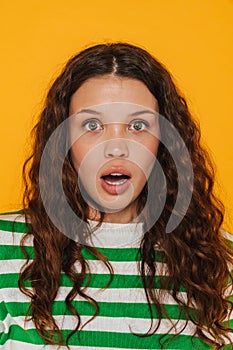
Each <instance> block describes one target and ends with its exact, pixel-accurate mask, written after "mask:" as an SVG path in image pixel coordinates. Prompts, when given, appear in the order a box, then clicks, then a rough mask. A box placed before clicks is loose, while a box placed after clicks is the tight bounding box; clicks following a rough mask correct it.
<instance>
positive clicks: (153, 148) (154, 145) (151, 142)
mask: <svg viewBox="0 0 233 350" xmlns="http://www.w3.org/2000/svg"><path fill="white" fill-rule="evenodd" d="M144 146H145V147H146V148H147V149H148V150H149V151H150V152H151V153H152V154H154V155H155V156H156V155H157V151H158V148H159V140H158V139H157V138H156V137H154V136H151V137H150V136H149V137H148V139H147V141H146V143H145V144H144Z"/></svg>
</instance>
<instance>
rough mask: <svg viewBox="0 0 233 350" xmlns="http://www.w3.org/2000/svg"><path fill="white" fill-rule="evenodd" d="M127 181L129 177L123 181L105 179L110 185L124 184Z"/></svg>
mask: <svg viewBox="0 0 233 350" xmlns="http://www.w3.org/2000/svg"><path fill="white" fill-rule="evenodd" d="M111 175H112V174H111ZM126 181H127V179H123V180H121V181H108V180H105V182H106V183H107V184H109V185H116V186H119V185H123V184H124V183H125V182H126Z"/></svg>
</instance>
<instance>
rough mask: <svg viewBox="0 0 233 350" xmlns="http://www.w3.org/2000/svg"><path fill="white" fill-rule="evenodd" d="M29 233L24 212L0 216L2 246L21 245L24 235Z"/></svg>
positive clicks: (0, 243)
mask: <svg viewBox="0 0 233 350" xmlns="http://www.w3.org/2000/svg"><path fill="white" fill-rule="evenodd" d="M27 232H28V228H27V224H26V221H25V215H24V214H23V212H22V211H18V212H11V213H4V214H0V245H14V244H19V242H20V240H21V238H22V236H23V234H24V233H27Z"/></svg>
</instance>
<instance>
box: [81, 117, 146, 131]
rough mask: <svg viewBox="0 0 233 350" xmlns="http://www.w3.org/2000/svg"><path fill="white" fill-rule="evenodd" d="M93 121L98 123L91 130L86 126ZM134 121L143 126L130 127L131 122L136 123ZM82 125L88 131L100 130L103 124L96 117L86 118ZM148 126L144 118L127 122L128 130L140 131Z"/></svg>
mask: <svg viewBox="0 0 233 350" xmlns="http://www.w3.org/2000/svg"><path fill="white" fill-rule="evenodd" d="M93 122H94V123H96V124H98V125H99V127H97V128H96V129H93V130H91V129H89V128H88V124H90V123H93ZM136 123H141V124H143V125H144V127H143V128H142V129H140V130H136V129H131V126H132V125H133V124H136ZM82 127H84V128H86V129H87V130H88V131H97V130H100V129H102V128H103V124H102V123H101V122H100V121H99V120H98V119H89V120H86V121H85V122H83V123H82ZM148 127H149V123H148V122H146V121H145V120H140V119H137V120H133V121H131V122H130V123H129V130H133V131H142V130H145V129H147V128H148Z"/></svg>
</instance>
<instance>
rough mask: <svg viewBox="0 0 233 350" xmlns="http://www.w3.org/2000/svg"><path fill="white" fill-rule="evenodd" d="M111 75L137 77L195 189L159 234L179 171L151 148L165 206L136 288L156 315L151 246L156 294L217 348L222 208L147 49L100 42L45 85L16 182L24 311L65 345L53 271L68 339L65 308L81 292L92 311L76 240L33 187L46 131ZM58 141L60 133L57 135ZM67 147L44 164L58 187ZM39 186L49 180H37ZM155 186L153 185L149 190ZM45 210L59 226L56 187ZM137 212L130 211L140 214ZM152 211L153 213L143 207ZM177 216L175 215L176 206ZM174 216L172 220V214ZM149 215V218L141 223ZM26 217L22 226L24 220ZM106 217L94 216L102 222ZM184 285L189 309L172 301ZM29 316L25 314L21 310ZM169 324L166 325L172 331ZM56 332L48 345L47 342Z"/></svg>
mask: <svg viewBox="0 0 233 350" xmlns="http://www.w3.org/2000/svg"><path fill="white" fill-rule="evenodd" d="M108 74H111V75H112V74H114V75H116V76H119V77H127V78H133V79H137V80H140V81H141V82H143V83H144V84H145V85H146V86H147V88H148V89H149V90H150V92H151V93H152V94H153V95H154V96H155V98H156V99H157V101H158V105H159V111H160V114H162V115H163V116H164V117H165V118H166V119H167V120H168V121H169V122H170V123H171V124H172V125H174V127H175V128H176V129H177V130H178V132H179V133H180V135H181V137H182V139H183V140H184V142H185V145H186V147H187V149H188V151H189V154H190V157H191V161H192V164H193V172H194V184H193V192H192V199H191V203H190V205H189V208H188V210H187V212H186V214H185V215H184V217H183V220H182V222H181V223H180V225H178V227H177V228H176V229H174V231H173V232H171V233H169V234H167V233H166V230H165V228H166V225H167V222H168V219H169V217H170V216H171V213H172V210H173V207H174V204H175V202H176V196H177V193H178V178H177V170H176V167H175V164H174V162H173V160H172V157H171V155H170V153H169V152H168V150H167V149H166V147H164V145H163V144H162V143H160V145H159V149H158V154H157V159H158V161H159V163H160V165H161V167H162V169H163V172H164V174H165V177H166V183H167V197H166V203H165V206H164V209H163V211H162V214H161V215H160V217H159V219H158V220H157V222H156V223H155V224H154V225H153V226H152V228H150V229H149V230H148V231H147V232H146V234H145V235H144V238H143V240H142V242H141V265H140V271H141V276H142V280H143V284H144V289H145V293H146V297H147V301H148V305H149V307H150V308H151V303H153V304H154V305H155V306H156V308H157V311H158V315H161V314H162V311H163V312H164V310H163V306H162V303H161V300H160V295H159V294H158V291H156V289H154V277H155V273H156V264H155V261H154V248H155V245H157V246H158V247H159V249H161V250H162V251H163V252H164V257H165V258H164V262H166V264H167V268H168V272H169V276H170V277H169V279H167V280H166V282H165V281H163V280H161V285H162V288H165V289H170V290H171V294H172V296H173V298H174V300H175V301H176V302H177V303H178V304H179V305H182V306H183V307H184V308H185V312H186V319H187V320H191V321H192V322H193V323H194V324H195V325H196V332H195V334H196V335H198V336H199V337H200V338H201V339H203V340H204V341H205V342H207V343H210V344H213V345H214V346H215V347H216V349H220V348H221V347H223V345H224V344H225V342H226V338H227V339H228V340H229V341H230V343H231V344H232V342H231V340H230V338H229V332H232V329H230V328H229V327H227V326H224V325H223V320H224V319H225V318H226V317H227V315H228V311H229V307H230V309H232V303H231V302H230V301H229V300H227V298H226V297H225V296H224V295H225V292H226V290H227V287H228V286H229V284H228V280H229V278H230V281H231V282H232V277H231V274H230V271H229V264H232V262H233V261H232V251H231V249H230V247H228V246H227V244H225V242H224V239H223V237H222V234H221V230H220V228H221V226H222V222H223V205H222V203H221V202H220V201H219V200H218V199H217V198H216V197H215V195H214V193H213V186H214V169H213V166H212V163H211V160H210V158H209V156H208V154H207V152H206V151H205V150H204V149H203V148H202V146H201V145H200V131H199V127H198V125H197V123H196V122H194V120H193V118H192V116H191V115H190V112H189V110H188V107H187V104H186V101H185V99H184V98H183V97H182V95H181V94H180V92H179V91H178V89H177V87H176V86H175V84H174V83H173V81H172V78H171V75H170V74H169V73H168V71H167V70H166V69H165V67H164V66H163V65H162V64H161V63H160V62H158V61H157V60H156V59H155V58H153V57H152V56H151V55H150V54H149V53H148V52H146V51H145V50H143V49H141V48H139V47H135V46H133V45H130V44H126V43H114V44H101V45H96V46H94V47H90V48H88V49H86V50H84V51H82V52H81V53H79V54H77V55H76V56H74V57H73V58H71V59H70V60H69V61H68V63H67V64H66V66H65V68H64V70H63V71H62V73H61V74H60V76H59V77H58V78H57V79H56V80H55V82H54V83H53V85H52V86H51V88H50V90H49V92H48V95H47V99H46V102H45V106H44V109H43V111H42V113H41V115H40V119H39V122H38V123H37V125H36V126H35V128H34V135H35V139H34V148H33V153H32V155H31V156H30V158H29V159H28V160H27V161H26V162H25V164H24V168H23V176H24V181H25V192H24V212H25V214H26V218H27V222H28V223H29V220H30V224H28V234H27V235H26V236H25V237H24V238H23V240H22V243H21V245H22V249H23V251H24V253H25V255H26V257H27V262H26V263H25V265H24V266H23V268H22V270H21V274H20V279H19V288H20V290H21V291H22V292H23V293H25V294H26V295H28V296H29V297H30V298H31V303H30V308H29V311H30V312H31V315H32V316H31V317H32V320H33V321H34V323H35V326H36V328H37V330H38V332H39V334H40V335H41V336H42V338H43V339H44V340H45V341H46V342H47V343H49V344H64V339H62V336H61V331H60V329H59V328H58V326H57V325H56V323H55V320H54V318H53V316H52V312H51V309H52V304H53V301H54V299H55V297H56V295H57V292H58V289H59V283H60V274H61V271H62V270H63V271H64V272H65V274H66V275H67V276H68V277H69V278H70V279H71V281H72V283H73V287H72V289H71V291H70V292H69V294H68V295H67V297H66V300H65V302H66V305H67V308H68V309H69V310H70V311H71V313H72V314H73V315H75V316H76V317H77V326H76V328H75V329H74V330H73V331H72V332H71V334H69V336H68V338H67V339H66V344H68V341H69V339H70V337H71V336H72V335H73V334H74V333H75V332H76V331H77V330H78V329H79V328H80V315H79V313H78V311H77V310H76V309H75V308H74V306H73V305H72V300H74V298H75V296H76V295H78V294H79V295H81V296H82V297H84V298H85V299H86V300H88V301H89V302H90V303H92V304H93V305H94V306H95V309H96V312H95V315H94V316H93V317H95V316H96V315H97V314H98V304H97V302H96V301H95V300H93V299H92V298H91V297H89V296H88V295H87V294H86V292H85V290H83V289H82V287H81V286H82V282H83V280H84V278H85V276H86V274H87V272H88V271H89V266H88V263H87V261H86V260H85V259H84V257H83V256H82V254H81V249H82V245H81V244H78V243H75V242H74V241H73V240H72V239H69V238H68V237H66V236H65V235H63V234H62V233H61V232H59V230H58V229H57V228H56V227H55V226H54V225H53V223H52V222H51V221H50V219H49V217H48V215H47V214H46V211H45V208H44V205H43V203H42V200H41V195H40V188H39V167H40V160H41V157H42V153H43V151H44V148H45V145H46V142H47V141H48V139H49V137H50V136H51V135H52V133H53V131H54V130H55V129H56V128H57V127H58V126H59V125H60V124H61V123H62V122H63V121H64V120H65V119H67V118H68V116H69V104H70V99H71V96H72V95H73V93H74V92H75V91H76V90H77V89H78V88H79V87H80V86H81V85H82V83H84V82H85V81H86V80H87V79H89V78H92V77H96V76H102V75H108ZM161 133H162V135H163V137H164V138H165V139H167V140H168V142H170V144H171V145H172V147H173V149H174V150H175V151H179V147H180V145H177V144H176V143H175V142H174V140H173V139H172V135H169V134H167V133H166V130H164V129H163V128H161ZM63 136H64V135H63ZM66 142H67V140H66V138H64V137H62V135H61V137H60V139H59V140H58V142H57V144H56V149H55V152H56V153H54V154H56V157H51V159H50V168H51V169H52V170H51V171H52V175H53V178H54V179H55V180H56V179H57V178H58V177H57V176H58V175H57V171H56V169H57V163H56V161H57V159H58V158H59V157H60V158H61V157H62V150H63V149H64V148H65V144H66ZM179 166H180V167H181V169H183V171H182V173H183V175H182V176H181V178H180V179H179V181H181V183H180V184H181V185H183V186H184V187H187V186H190V184H189V181H188V173H187V164H186V163H185V160H184V159H182V157H181V159H180V160H179ZM77 176H78V175H77V173H76V171H75V169H74V167H73V164H72V161H71V158H70V155H68V156H67V157H66V159H65V162H64V166H63V186H64V192H65V194H66V198H67V200H68V202H69V204H70V206H71V207H72V209H73V210H74V212H75V213H76V214H77V215H78V216H79V217H80V218H81V219H82V220H83V221H87V219H88V207H87V204H86V203H85V201H84V200H83V198H82V196H81V192H80V189H79V188H78V181H77V180H78V177H77ZM41 181H42V182H43V181H44V182H46V181H49V180H48V179H47V178H46V174H44V178H42V179H41ZM155 186H156V184H155ZM160 192H161V188H160V184H159V185H157V188H156V187H155V193H156V200H157V201H159V200H160ZM146 194H147V188H146V186H145V188H144V189H143V191H142V193H141V195H140V198H141V199H142V201H140V202H139V203H142V204H143V203H145V199H146ZM49 200H50V202H51V206H56V208H57V216H58V217H60V218H61V221H62V220H63V218H64V217H63V215H64V213H63V208H62V202H60V201H61V198H59V196H58V194H57V193H56V191H55V190H54V193H53V196H52V197H51V198H49ZM140 210H141V207H140V206H139V205H138V211H139V212H140ZM150 210H153V208H150ZM181 210H182V208H181ZM177 215H179V213H177ZM149 217H150V212H148V218H149ZM29 218H30V219H29ZM103 219H104V213H101V220H100V224H101V222H102V220H103ZM29 235H32V236H33V239H34V249H35V258H34V260H33V261H32V262H29V257H28V255H27V253H26V251H25V249H24V244H25V240H26V239H27V237H28V236H29ZM87 248H88V249H89V250H91V251H92V253H93V254H95V255H96V257H97V258H98V259H100V260H102V261H103V262H104V263H105V264H106V266H107V267H108V269H109V273H110V276H112V274H113V271H112V268H111V266H110V264H109V262H108V261H107V260H106V258H105V257H104V256H102V255H101V254H100V253H99V252H98V251H97V250H96V249H95V248H93V247H92V248H91V247H87ZM77 261H79V263H80V266H81V273H80V274H77V273H76V270H75V267H74V263H75V262H77ZM28 279H30V280H31V281H32V282H31V284H32V289H28V288H26V287H25V281H26V280H28ZM181 286H183V287H185V289H186V290H187V302H184V301H183V300H180V299H179V297H178V291H179V290H180V287H181ZM192 303H194V304H195V306H196V314H195V315H193V314H191V312H190V309H189V305H190V304H192ZM29 311H28V312H29ZM150 311H151V328H150V330H149V331H148V334H151V332H152V333H154V332H156V329H157V328H158V326H159V325H154V320H153V317H152V309H150ZM27 318H28V315H27ZM172 327H173V326H172V325H171V328H172ZM55 334H58V338H57V339H56V340H55V339H54V335H55Z"/></svg>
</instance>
